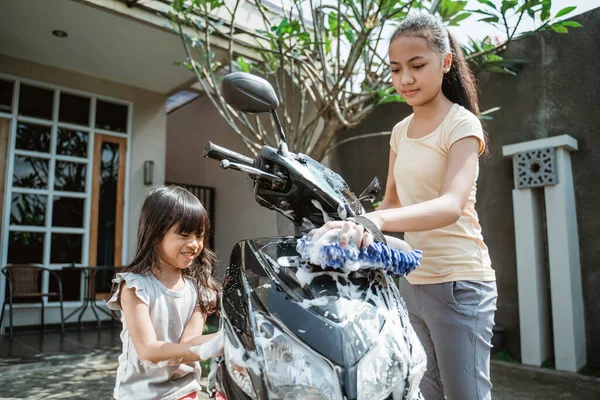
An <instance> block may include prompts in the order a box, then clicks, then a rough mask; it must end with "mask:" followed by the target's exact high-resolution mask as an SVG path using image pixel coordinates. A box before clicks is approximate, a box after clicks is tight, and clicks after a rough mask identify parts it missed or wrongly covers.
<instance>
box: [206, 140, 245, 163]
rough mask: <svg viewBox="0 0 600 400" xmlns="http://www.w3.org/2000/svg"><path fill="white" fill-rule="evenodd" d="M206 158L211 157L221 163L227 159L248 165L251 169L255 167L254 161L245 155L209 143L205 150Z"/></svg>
mask: <svg viewBox="0 0 600 400" xmlns="http://www.w3.org/2000/svg"><path fill="white" fill-rule="evenodd" d="M204 157H209V158H212V159H215V160H219V161H221V160H223V159H227V160H230V161H235V162H237V163H240V164H244V165H248V166H250V167H252V166H254V159H252V158H250V157H246V156H245V155H243V154H240V153H236V152H235V151H233V150H229V149H226V148H225V147H221V146H217V145H216V144H214V143H212V142H208V144H207V145H206V147H205V148H204Z"/></svg>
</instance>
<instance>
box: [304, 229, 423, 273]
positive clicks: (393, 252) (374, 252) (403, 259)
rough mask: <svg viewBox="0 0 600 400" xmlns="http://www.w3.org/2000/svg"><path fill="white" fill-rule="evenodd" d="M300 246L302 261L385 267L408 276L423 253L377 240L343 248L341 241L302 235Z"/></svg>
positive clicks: (341, 266) (352, 268)
mask: <svg viewBox="0 0 600 400" xmlns="http://www.w3.org/2000/svg"><path fill="white" fill-rule="evenodd" d="M296 250H297V251H298V253H299V254H300V258H301V259H302V261H304V262H306V263H310V264H313V265H314V264H316V265H318V266H320V267H321V268H323V269H325V268H333V269H336V270H343V271H345V272H349V271H356V270H375V269H383V270H385V271H387V272H388V273H390V274H392V275H395V276H404V275H408V274H409V273H410V272H412V271H413V270H414V269H415V268H416V267H417V266H418V265H419V263H420V262H421V258H423V253H422V252H421V251H420V250H413V251H411V252H410V253H407V252H404V251H400V250H397V249H394V248H391V247H389V246H388V245H386V244H383V243H381V242H374V243H373V244H372V245H370V246H369V247H368V248H365V247H361V248H360V249H358V248H357V247H353V246H347V247H346V248H345V249H343V248H342V247H341V246H340V244H339V242H337V241H336V242H333V243H322V242H321V241H317V242H313V241H310V240H308V239H307V238H306V236H304V237H302V238H301V239H300V240H299V241H298V245H297V246H296Z"/></svg>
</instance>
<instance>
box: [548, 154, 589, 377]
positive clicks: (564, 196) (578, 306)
mask: <svg viewBox="0 0 600 400" xmlns="http://www.w3.org/2000/svg"><path fill="white" fill-rule="evenodd" d="M556 160H557V168H558V184H557V185H554V186H546V187H545V188H544V194H545V197H546V226H547V229H548V232H547V234H548V257H549V260H550V284H551V287H552V319H553V320H554V322H555V323H554V357H555V360H556V369H557V370H561V371H571V372H577V371H578V370H579V369H581V368H582V367H583V366H585V364H586V354H585V326H584V313H583V293H582V288H581V265H580V261H579V235H578V233H577V213H576V210H575V190H574V187H573V178H572V172H571V155H570V153H569V151H568V150H567V149H564V148H558V149H556Z"/></svg>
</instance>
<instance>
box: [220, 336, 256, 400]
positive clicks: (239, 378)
mask: <svg viewBox="0 0 600 400" xmlns="http://www.w3.org/2000/svg"><path fill="white" fill-rule="evenodd" d="M223 351H224V353H225V354H224V356H225V366H226V367H227V371H228V372H229V375H230V376H231V378H232V379H233V381H234V382H235V383H236V384H237V385H238V386H239V387H240V389H242V390H243V391H244V393H246V394H247V395H248V396H249V397H250V398H251V399H253V400H257V398H258V396H257V395H256V392H255V391H254V386H252V381H251V380H250V374H249V373H248V369H250V368H252V365H251V363H252V360H249V359H248V358H247V359H246V360H244V358H245V357H246V350H245V349H244V348H243V347H242V346H241V345H238V347H237V348H236V347H235V346H234V345H233V344H232V343H231V341H230V340H229V338H228V337H227V335H225V345H224V348H223Z"/></svg>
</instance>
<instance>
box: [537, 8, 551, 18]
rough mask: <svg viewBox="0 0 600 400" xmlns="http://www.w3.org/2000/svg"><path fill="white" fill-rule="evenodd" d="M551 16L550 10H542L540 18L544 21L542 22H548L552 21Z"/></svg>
mask: <svg viewBox="0 0 600 400" xmlns="http://www.w3.org/2000/svg"><path fill="white" fill-rule="evenodd" d="M550 15H551V14H550V10H542V14H541V16H540V18H541V19H542V21H548V19H550Z"/></svg>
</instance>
